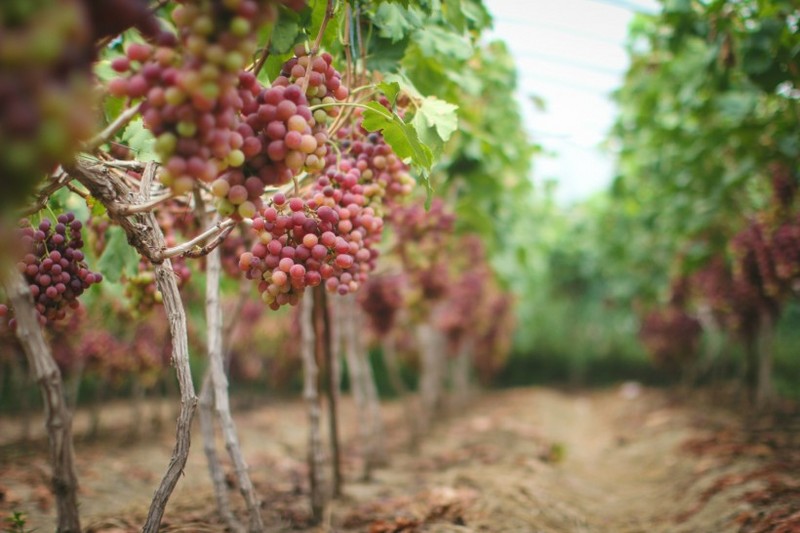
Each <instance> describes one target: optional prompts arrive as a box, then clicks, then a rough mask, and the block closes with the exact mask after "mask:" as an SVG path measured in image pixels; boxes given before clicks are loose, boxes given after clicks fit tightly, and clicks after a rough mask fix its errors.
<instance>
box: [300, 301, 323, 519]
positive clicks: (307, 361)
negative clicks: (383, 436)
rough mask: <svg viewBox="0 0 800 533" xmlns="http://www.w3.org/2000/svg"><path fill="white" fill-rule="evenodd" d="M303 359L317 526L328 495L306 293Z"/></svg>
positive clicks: (310, 475) (302, 316)
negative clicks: (324, 489)
mask: <svg viewBox="0 0 800 533" xmlns="http://www.w3.org/2000/svg"><path fill="white" fill-rule="evenodd" d="M300 305H301V307H300V336H301V345H300V355H301V357H302V360H303V398H304V399H305V401H306V404H307V407H308V426H309V429H308V478H309V486H310V492H311V514H312V517H313V519H314V522H315V523H319V522H321V521H322V512H323V510H324V507H325V495H324V491H323V487H322V462H323V461H322V437H321V435H320V414H321V413H320V411H321V409H320V401H319V368H318V367H317V362H316V360H315V358H314V337H315V335H314V329H313V328H314V323H313V320H312V310H313V307H314V297H313V295H312V291H306V292H305V294H304V295H303V301H302V303H301V304H300Z"/></svg>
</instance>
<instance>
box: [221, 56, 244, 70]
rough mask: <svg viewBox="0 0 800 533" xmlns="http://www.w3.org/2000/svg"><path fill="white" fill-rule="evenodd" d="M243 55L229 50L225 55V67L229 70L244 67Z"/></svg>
mask: <svg viewBox="0 0 800 533" xmlns="http://www.w3.org/2000/svg"><path fill="white" fill-rule="evenodd" d="M244 62H245V56H243V55H242V54H240V53H239V52H230V53H228V54H227V55H226V56H225V68H226V69H228V70H230V71H231V72H238V71H240V70H242V68H244Z"/></svg>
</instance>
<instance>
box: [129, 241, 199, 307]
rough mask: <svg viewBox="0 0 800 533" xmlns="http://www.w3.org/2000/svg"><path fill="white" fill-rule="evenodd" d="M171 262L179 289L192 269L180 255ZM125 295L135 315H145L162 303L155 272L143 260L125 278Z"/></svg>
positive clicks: (186, 280) (185, 282) (186, 281)
mask: <svg viewBox="0 0 800 533" xmlns="http://www.w3.org/2000/svg"><path fill="white" fill-rule="evenodd" d="M171 263H172V269H173V270H174V271H175V276H176V278H177V283H178V288H179V289H180V288H182V287H183V286H184V285H186V284H187V283H188V282H189V280H190V279H191V277H192V271H191V269H190V268H189V266H188V265H187V264H186V259H185V258H183V257H181V256H178V257H175V258H173V259H172V260H171ZM125 296H126V297H127V298H128V301H129V305H130V308H131V310H132V312H133V313H134V314H135V315H136V316H137V317H138V316H143V315H146V314H147V313H149V312H150V311H151V310H152V309H153V307H155V306H157V305H159V304H161V303H162V301H163V300H162V296H161V292H160V291H159V290H158V288H157V286H156V274H155V272H154V271H153V269H152V267H151V266H150V265H149V264H148V263H147V262H146V261H145V260H141V261H139V271H138V272H137V273H136V274H135V275H134V276H131V277H129V278H127V279H126V280H125Z"/></svg>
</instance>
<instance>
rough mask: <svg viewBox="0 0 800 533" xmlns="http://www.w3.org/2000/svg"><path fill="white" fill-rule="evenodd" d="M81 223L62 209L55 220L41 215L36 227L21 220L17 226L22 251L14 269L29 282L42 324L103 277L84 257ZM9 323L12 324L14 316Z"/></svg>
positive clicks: (55, 317) (74, 303) (62, 312)
mask: <svg viewBox="0 0 800 533" xmlns="http://www.w3.org/2000/svg"><path fill="white" fill-rule="evenodd" d="M82 227H83V225H82V224H81V222H80V221H79V220H76V219H75V215H74V214H72V213H65V214H62V215H59V216H58V218H57V219H56V222H55V223H53V222H51V221H50V219H48V218H45V219H43V220H42V221H41V222H40V223H39V225H38V227H36V228H34V227H33V226H31V224H30V222H29V221H28V220H23V221H21V222H20V227H19V228H18V229H17V232H16V234H17V239H18V240H19V242H20V243H21V247H22V253H23V254H24V255H23V257H22V260H20V261H19V262H18V263H17V269H18V270H19V271H20V272H21V273H22V274H23V275H24V276H25V279H26V281H27V282H28V284H29V285H30V291H31V295H32V296H33V300H34V303H35V304H36V311H37V312H38V314H39V320H40V322H41V323H42V324H45V323H47V321H49V320H61V319H63V318H64V317H65V316H66V309H67V307H71V308H73V309H74V308H77V307H78V305H79V304H78V297H79V296H80V295H81V294H83V292H84V291H85V290H86V289H88V288H89V287H90V286H92V285H94V284H95V283H99V282H100V281H102V279H103V277H102V275H100V274H98V273H94V272H91V271H90V270H89V267H88V266H87V265H86V263H85V261H84V254H83V252H82V251H81V248H83V239H82V238H81V228H82ZM4 312H5V313H7V310H4ZM10 323H11V325H12V327H13V325H14V320H13V319H11V321H10Z"/></svg>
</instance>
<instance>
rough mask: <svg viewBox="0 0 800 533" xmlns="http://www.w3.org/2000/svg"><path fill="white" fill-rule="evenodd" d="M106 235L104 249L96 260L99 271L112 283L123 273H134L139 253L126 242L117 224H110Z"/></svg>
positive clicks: (128, 274)
mask: <svg viewBox="0 0 800 533" xmlns="http://www.w3.org/2000/svg"><path fill="white" fill-rule="evenodd" d="M106 237H107V240H106V243H107V244H106V249H105V251H104V252H103V255H101V256H100V260H99V261H98V262H97V268H98V270H100V273H101V274H102V275H103V276H104V277H105V278H106V279H108V280H109V281H110V282H112V283H117V282H119V280H120V278H121V277H122V276H123V275H125V276H133V275H135V274H136V270H137V267H138V265H139V254H138V252H137V251H136V249H135V248H134V247H133V246H131V245H130V244H128V238H127V236H126V235H125V230H123V229H122V228H120V227H119V226H111V227H110V228H108V231H107V234H106Z"/></svg>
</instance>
